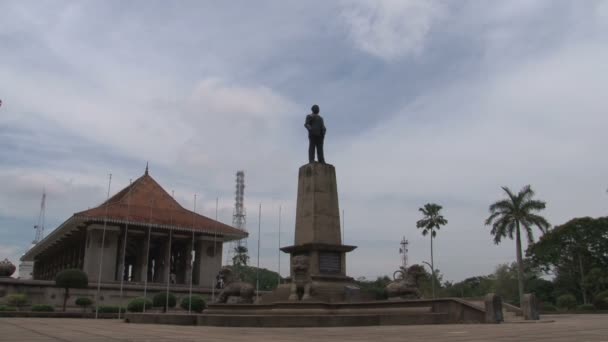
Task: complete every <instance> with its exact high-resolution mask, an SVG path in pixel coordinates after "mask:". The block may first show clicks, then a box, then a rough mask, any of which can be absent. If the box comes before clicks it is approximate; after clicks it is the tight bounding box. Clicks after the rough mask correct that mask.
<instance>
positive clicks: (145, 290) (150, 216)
mask: <svg viewBox="0 0 608 342" xmlns="http://www.w3.org/2000/svg"><path fill="white" fill-rule="evenodd" d="M151 236H152V199H150V214H149V216H148V241H147V243H146V246H147V247H146V269H145V272H144V312H146V296H147V295H148V269H149V268H150V237H151Z"/></svg>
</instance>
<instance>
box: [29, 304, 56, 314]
mask: <svg viewBox="0 0 608 342" xmlns="http://www.w3.org/2000/svg"><path fill="white" fill-rule="evenodd" d="M30 310H31V311H34V312H54V311H55V307H54V306H52V305H48V304H36V305H32V307H31V309H30Z"/></svg>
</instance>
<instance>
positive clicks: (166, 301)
mask: <svg viewBox="0 0 608 342" xmlns="http://www.w3.org/2000/svg"><path fill="white" fill-rule="evenodd" d="M171 198H173V200H175V191H173V190H171ZM170 210H171V213H170V214H169V226H173V203H172V205H171V209H170ZM172 238H173V229H170V230H169V253H168V254H169V260H167V262H168V263H169V265H168V266H167V274H166V275H165V276H166V277H167V291H166V292H165V313H167V314H168V313H169V283H170V282H171V252H172V251H171V244H172V243H173V242H172Z"/></svg>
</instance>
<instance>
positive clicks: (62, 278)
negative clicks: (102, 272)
mask: <svg viewBox="0 0 608 342" xmlns="http://www.w3.org/2000/svg"><path fill="white" fill-rule="evenodd" d="M55 286H57V287H62V288H64V289H65V292H64V294H63V311H64V312H65V307H66V304H67V302H68V298H69V297H70V289H86V288H87V287H88V286H89V278H88V277H87V274H86V273H84V272H83V271H81V270H79V269H76V268H70V269H67V270H63V271H61V272H59V273H57V275H56V276H55Z"/></svg>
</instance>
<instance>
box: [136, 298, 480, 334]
mask: <svg viewBox="0 0 608 342" xmlns="http://www.w3.org/2000/svg"><path fill="white" fill-rule="evenodd" d="M125 321H126V322H130V323H154V324H179V325H210V326H226V327H228V326H230V327H335V326H365V325H410V324H449V323H484V322H485V311H484V310H482V309H480V308H478V307H476V306H473V305H470V304H469V303H467V302H465V301H462V300H459V299H455V298H444V299H434V300H411V301H406V300H404V301H374V302H360V303H322V302H279V303H273V304H253V305H251V304H249V305H247V304H217V305H210V306H209V307H208V309H207V310H205V311H204V312H203V314H200V315H187V314H181V315H180V314H151V313H145V314H141V313H128V314H127V315H126V316H125Z"/></svg>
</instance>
